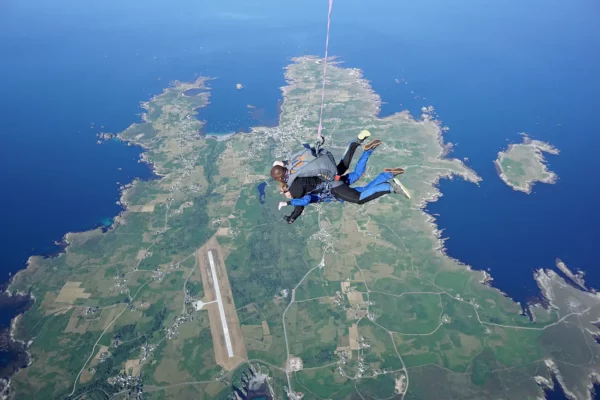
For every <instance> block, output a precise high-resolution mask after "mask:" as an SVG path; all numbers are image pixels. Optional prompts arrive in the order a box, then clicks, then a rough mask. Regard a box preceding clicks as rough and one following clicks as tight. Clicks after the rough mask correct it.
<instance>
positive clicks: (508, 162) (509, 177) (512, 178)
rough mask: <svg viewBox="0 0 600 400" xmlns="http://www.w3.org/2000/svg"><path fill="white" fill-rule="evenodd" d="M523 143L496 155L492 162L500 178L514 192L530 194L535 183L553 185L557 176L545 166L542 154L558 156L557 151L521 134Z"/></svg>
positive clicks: (509, 147) (512, 145)
mask: <svg viewBox="0 0 600 400" xmlns="http://www.w3.org/2000/svg"><path fill="white" fill-rule="evenodd" d="M521 135H522V136H523V143H519V144H511V145H510V146H508V149H506V150H505V151H501V152H499V153H498V158H497V159H496V161H494V164H495V165H496V171H498V175H500V178H501V179H502V180H503V181H504V183H506V184H507V185H508V186H510V187H511V188H513V189H514V190H518V191H520V192H525V193H527V194H529V193H531V189H532V187H533V185H534V183H536V182H542V183H550V184H553V183H555V182H556V179H558V176H557V175H556V174H555V173H554V172H552V171H550V170H549V169H548V167H547V166H546V160H545V159H544V155H543V153H548V154H553V155H558V154H559V150H558V149H557V148H556V147H554V146H552V145H551V144H548V143H546V142H542V141H539V140H532V139H531V138H529V136H527V134H526V133H521Z"/></svg>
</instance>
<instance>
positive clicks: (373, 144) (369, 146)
mask: <svg viewBox="0 0 600 400" xmlns="http://www.w3.org/2000/svg"><path fill="white" fill-rule="evenodd" d="M380 144H381V140H379V139H373V140H371V141H370V142H369V143H367V144H365V145H364V146H363V150H365V151H369V150H373V149H374V148H375V147H377V146H379V145H380Z"/></svg>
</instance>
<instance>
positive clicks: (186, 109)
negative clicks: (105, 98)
mask: <svg viewBox="0 0 600 400" xmlns="http://www.w3.org/2000/svg"><path fill="white" fill-rule="evenodd" d="M320 61H321V59H319V58H316V57H301V58H297V59H294V60H293V62H292V63H291V64H290V65H289V66H288V67H287V69H286V71H285V77H286V79H287V83H286V85H285V86H284V87H283V88H282V93H283V97H284V101H283V103H282V107H281V114H280V119H279V123H278V125H277V126H273V127H260V126H259V127H254V128H253V129H252V131H251V132H250V133H249V134H240V135H234V136H231V137H229V138H227V140H220V141H219V140H215V139H213V138H211V137H208V136H204V135H202V134H201V128H202V124H203V122H202V121H200V120H198V119H196V118H194V116H195V115H196V113H197V110H198V109H200V108H202V107H205V106H206V105H207V104H208V102H209V96H210V91H200V93H198V94H197V95H195V96H183V95H182V94H183V93H184V92H185V91H187V90H190V89H201V88H203V87H204V83H205V79H204V78H200V79H198V80H196V81H194V82H174V83H173V84H172V85H171V86H169V87H168V88H166V89H165V90H164V91H163V92H162V93H160V94H158V95H156V96H154V97H153V98H151V99H150V100H148V101H147V102H144V103H142V106H143V108H144V109H145V112H144V114H143V118H142V120H141V121H139V122H138V123H135V124H133V125H131V126H130V127H128V128H127V129H126V130H124V131H123V132H120V133H118V138H119V139H120V140H122V141H125V142H128V143H131V144H134V145H137V146H141V147H142V148H143V149H144V160H146V161H148V162H149V163H151V165H152V166H153V168H154V169H155V172H156V174H157V175H158V178H157V179H153V180H149V181H142V180H136V181H134V182H133V183H132V184H131V185H128V186H127V187H124V189H123V194H122V198H121V204H123V206H124V209H123V212H122V213H121V214H120V215H119V216H118V217H117V218H115V220H114V223H113V225H112V226H111V227H110V228H108V229H95V230H91V231H87V232H79V233H69V234H68V235H66V237H65V243H68V246H67V247H66V248H65V251H64V252H63V253H61V254H60V255H58V256H55V257H31V258H30V259H29V262H28V266H27V268H26V269H25V270H23V271H20V272H19V273H18V274H17V275H16V277H15V278H14V279H13V281H12V283H11V285H10V287H9V288H8V290H9V291H10V292H11V293H31V294H32V296H33V297H34V298H35V303H34V304H33V305H32V307H31V309H30V310H29V311H27V312H26V313H25V314H23V315H22V316H21V317H20V318H19V319H18V320H17V321H15V322H14V324H13V331H12V334H13V335H14V337H15V338H16V339H19V340H23V342H24V343H26V344H27V350H28V352H29V354H30V365H29V366H28V367H26V368H24V369H21V370H19V371H18V372H17V373H16V374H15V375H14V376H13V377H12V381H11V388H12V389H13V391H14V393H15V394H16V397H17V398H23V399H52V398H55V399H72V400H74V399H82V398H91V399H111V398H113V399H125V398H141V395H140V393H143V398H144V399H225V398H228V396H231V395H232V394H233V393H232V392H233V391H235V392H236V393H237V395H239V394H240V392H243V388H245V387H248V386H249V385H250V386H253V387H254V388H255V389H254V390H256V391H257V392H256V393H259V394H260V396H262V397H264V398H267V399H270V398H272V399H296V400H297V399H301V398H303V399H305V400H309V399H311V400H312V399H336V400H338V399H339V400H345V399H360V398H363V399H367V398H369V399H372V398H378V399H384V398H386V399H387V398H395V399H416V398H419V399H454V398H460V399H472V400H475V399H483V398H505V399H539V398H544V389H545V388H546V387H552V386H553V385H555V384H556V383H555V382H558V384H560V385H561V386H562V387H563V389H564V390H565V392H566V393H567V394H568V396H569V398H577V399H585V398H590V396H591V395H590V388H591V387H592V382H594V381H595V377H596V376H598V375H597V374H598V371H599V368H600V347H598V345H597V343H596V338H597V337H598V335H599V334H600V331H599V329H598V327H597V325H595V324H597V321H598V320H600V299H599V298H598V297H597V296H596V295H595V294H594V293H590V292H586V291H583V290H581V289H579V288H575V287H574V286H572V285H568V284H566V282H565V281H564V280H563V278H561V277H560V276H559V275H558V274H556V273H554V272H553V271H551V270H542V269H541V270H538V271H536V273H535V276H534V278H535V279H536V281H537V282H538V285H539V287H540V289H541V291H542V294H543V296H544V302H543V304H539V305H538V306H536V307H529V310H530V312H529V315H527V314H526V313H523V311H522V306H521V305H520V304H517V303H516V302H514V301H513V300H511V299H509V298H507V297H506V296H505V295H504V294H503V293H501V292H500V291H499V290H497V289H495V288H493V287H491V286H490V284H489V282H490V279H491V277H490V276H489V275H488V274H487V273H485V272H483V271H475V270H472V269H470V268H469V267H468V266H466V265H464V264H462V263H460V262H459V261H458V260H456V259H453V258H451V257H449V256H448V255H446V253H445V251H444V246H443V240H442V238H441V236H440V232H439V231H438V229H437V227H436V225H435V223H434V219H433V217H432V216H430V215H428V214H427V213H426V211H425V206H426V204H427V202H430V201H433V200H435V199H437V198H438V197H439V196H440V192H439V189H438V186H437V183H438V182H439V180H440V179H442V178H451V177H459V178H462V179H464V180H467V181H470V182H473V183H474V184H476V183H477V182H479V180H480V178H479V177H478V175H477V174H476V173H475V172H474V171H472V170H471V169H469V168H468V167H467V166H465V165H464V164H463V163H462V162H461V161H460V160H457V159H453V158H449V157H448V155H447V151H448V147H447V145H445V144H444V143H443V140H442V126H441V124H440V122H439V121H437V120H435V118H433V117H432V115H431V109H430V108H429V107H426V108H425V109H424V110H423V113H422V115H420V116H416V117H415V116H412V115H410V114H409V113H408V112H398V113H396V114H393V115H389V116H385V117H380V116H379V111H380V107H381V104H382V103H381V98H380V96H379V95H378V94H376V93H375V92H374V91H373V89H372V87H371V85H370V84H369V82H368V81H367V80H366V79H364V78H363V76H362V74H361V71H360V70H357V69H349V68H342V67H341V65H340V64H336V63H332V64H331V66H330V68H328V69H327V73H328V85H327V87H326V92H325V104H326V106H325V112H324V121H323V126H324V130H323V134H324V135H325V137H326V138H327V142H326V144H327V146H328V149H330V150H331V151H332V153H333V154H334V155H335V156H336V157H340V156H341V154H343V152H344V150H345V148H346V145H347V144H348V142H349V141H351V140H353V139H354V138H356V134H357V133H358V132H360V130H361V129H369V130H370V131H371V132H372V133H373V135H374V137H377V138H380V139H381V140H382V141H383V145H382V146H380V147H379V148H377V150H376V156H373V157H371V160H370V161H369V168H368V170H367V173H366V174H365V176H364V177H363V178H361V179H362V180H364V181H366V182H368V181H369V180H371V179H372V178H373V177H374V176H376V174H378V172H379V171H381V170H382V169H383V168H384V167H387V166H390V165H391V166H403V167H404V168H405V170H406V172H405V173H404V175H403V177H402V179H403V183H404V184H405V185H406V186H407V187H408V188H409V190H410V191H411V194H412V198H411V199H410V200H409V199H406V198H404V197H401V196H395V195H390V196H385V197H382V198H380V199H378V200H377V201H375V202H373V203H369V206H368V207H366V206H358V205H354V204H332V203H329V204H321V205H313V206H310V207H307V209H306V211H305V213H304V214H303V215H302V217H301V218H299V219H298V220H297V221H296V222H295V223H294V224H292V225H290V224H288V223H286V222H285V221H284V220H283V218H282V216H283V215H284V211H283V210H282V211H279V210H278V209H277V204H278V202H279V201H281V199H282V195H281V194H280V193H279V190H278V185H273V184H268V185H266V186H265V188H264V189H265V190H264V194H265V195H264V198H262V199H260V198H259V196H257V195H256V187H257V185H258V184H259V183H261V182H265V181H266V182H267V183H269V182H268V177H269V170H270V168H271V166H272V163H273V160H274V159H283V158H284V157H287V156H288V155H289V152H290V151H293V150H294V149H296V148H298V146H300V144H301V143H304V142H312V141H313V140H315V134H316V131H317V129H316V128H317V126H318V121H319V105H320V99H321V88H322V86H321V84H322V70H323V69H322V64H320ZM375 135H376V136H375ZM359 151H360V150H359ZM261 200H262V201H261ZM473 251H477V249H473ZM248 397H249V398H251V397H250V396H248Z"/></svg>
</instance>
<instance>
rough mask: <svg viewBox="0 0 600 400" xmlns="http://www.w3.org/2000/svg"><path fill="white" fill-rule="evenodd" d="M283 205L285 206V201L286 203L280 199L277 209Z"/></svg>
mask: <svg viewBox="0 0 600 400" xmlns="http://www.w3.org/2000/svg"><path fill="white" fill-rule="evenodd" d="M285 206H287V203H286V202H285V201H280V202H279V205H278V206H277V209H278V210H281V208H282V207H285Z"/></svg>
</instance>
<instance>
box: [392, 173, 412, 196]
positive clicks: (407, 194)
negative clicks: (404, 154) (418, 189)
mask: <svg viewBox="0 0 600 400" xmlns="http://www.w3.org/2000/svg"><path fill="white" fill-rule="evenodd" d="M394 183H395V184H396V185H398V186H400V189H402V193H400V194H402V195H404V196H405V197H406V198H407V199H410V193H408V189H406V188H405V187H404V185H403V184H402V182H400V180H399V179H396V178H394Z"/></svg>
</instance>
